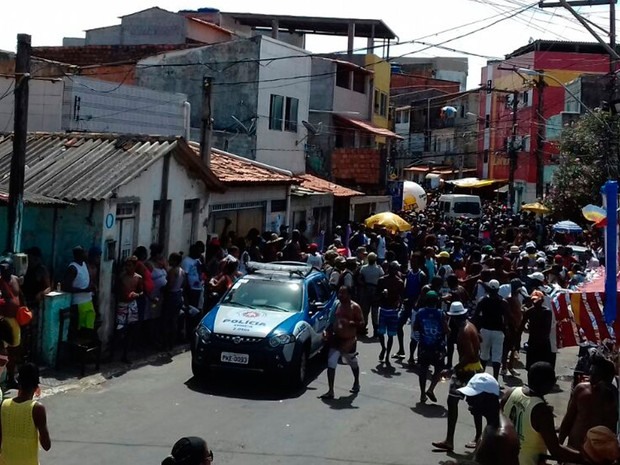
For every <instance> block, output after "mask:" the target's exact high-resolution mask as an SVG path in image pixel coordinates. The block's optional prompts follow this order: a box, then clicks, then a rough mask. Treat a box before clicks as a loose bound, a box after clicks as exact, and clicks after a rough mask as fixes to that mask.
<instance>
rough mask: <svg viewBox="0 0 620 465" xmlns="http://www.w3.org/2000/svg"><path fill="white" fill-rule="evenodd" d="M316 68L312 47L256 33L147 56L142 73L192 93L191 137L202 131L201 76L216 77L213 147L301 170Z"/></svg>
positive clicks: (151, 81) (153, 82)
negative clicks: (312, 73)
mask: <svg viewBox="0 0 620 465" xmlns="http://www.w3.org/2000/svg"><path fill="white" fill-rule="evenodd" d="M196 63H201V66H196ZM310 70H311V67H310V56H309V55H308V52H306V51H304V50H302V49H298V48H295V47H293V46H290V45H288V44H284V43H282V42H279V41H277V40H274V39H271V38H269V37H264V36H256V37H252V38H250V39H238V40H234V41H230V42H226V43H222V44H217V45H211V46H206V47H199V48H194V49H191V50H180V51H175V52H171V53H166V54H162V55H156V56H153V57H150V58H147V59H144V60H141V61H140V62H139V63H138V67H137V71H136V74H137V82H138V83H139V85H141V86H143V87H147V88H150V89H156V90H162V91H168V92H181V93H185V94H187V95H188V100H189V102H190V103H191V107H192V109H191V118H190V124H191V127H192V135H191V138H192V139H193V140H197V139H198V136H199V132H200V129H199V128H200V125H201V115H202V109H201V108H202V100H203V92H202V87H203V80H204V77H205V75H207V76H211V77H212V97H211V102H212V118H213V136H212V145H213V147H216V148H219V149H222V150H225V151H228V152H233V153H236V154H239V155H242V156H244V157H247V158H248V159H251V160H256V161H259V162H261V163H266V164H270V165H274V166H278V167H280V168H283V169H286V170H290V171H292V172H294V173H301V172H303V171H304V169H305V156H304V150H303V144H302V143H301V139H302V137H303V135H302V134H303V133H304V131H303V130H302V128H303V126H302V124H301V121H302V120H306V119H307V115H308V110H309V96H310V82H309V81H310V80H309V79H308V76H310Z"/></svg>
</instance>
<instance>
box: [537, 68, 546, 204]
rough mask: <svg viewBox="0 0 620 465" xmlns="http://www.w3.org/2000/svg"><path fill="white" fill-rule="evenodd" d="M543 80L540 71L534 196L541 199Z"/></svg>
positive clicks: (543, 122) (543, 129)
mask: <svg viewBox="0 0 620 465" xmlns="http://www.w3.org/2000/svg"><path fill="white" fill-rule="evenodd" d="M545 86H546V84H545V80H544V77H543V74H542V72H541V74H540V76H539V77H538V79H537V80H536V90H537V91H538V92H537V93H538V103H537V105H536V124H537V125H538V127H537V130H536V198H537V199H542V198H543V196H544V182H543V181H544V174H545V157H544V155H543V144H544V141H545V119H544V118H543V110H544V108H545V106H544V101H543V93H544V92H543V91H544V89H545Z"/></svg>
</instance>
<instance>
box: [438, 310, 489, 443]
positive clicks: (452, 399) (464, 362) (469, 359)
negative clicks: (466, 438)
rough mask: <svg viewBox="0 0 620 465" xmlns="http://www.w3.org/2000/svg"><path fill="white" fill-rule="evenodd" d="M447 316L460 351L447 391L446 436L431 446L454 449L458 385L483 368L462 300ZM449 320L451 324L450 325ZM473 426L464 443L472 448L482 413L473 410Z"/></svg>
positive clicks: (465, 382) (479, 431)
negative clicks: (455, 331) (470, 438)
mask: <svg viewBox="0 0 620 465" xmlns="http://www.w3.org/2000/svg"><path fill="white" fill-rule="evenodd" d="M448 316H449V317H450V319H451V320H453V321H452V324H453V325H454V326H455V327H458V328H459V329H458V336H457V338H456V348H457V350H458V353H459V362H458V363H457V364H456V366H455V367H454V369H453V370H452V376H451V377H450V386H449V391H448V431H447V433H446V439H445V440H444V441H441V442H433V443H432V444H433V447H435V448H436V449H439V450H445V451H452V450H453V449H454V432H455V430H456V422H457V420H458V418H459V401H460V400H461V399H463V394H461V393H460V392H459V389H460V388H462V387H464V386H466V385H467V383H468V382H469V380H470V379H472V377H473V376H474V375H476V374H478V373H482V372H483V371H484V369H483V368H482V364H481V363H480V357H479V354H480V336H479V335H478V330H477V329H476V326H474V324H473V323H471V322H470V321H469V320H468V319H467V310H466V309H465V307H464V306H463V305H462V303H461V302H454V303H453V304H452V305H451V306H450V310H449V311H448ZM452 324H451V326H452ZM474 426H475V428H476V436H475V438H474V440H473V441H472V442H470V443H468V444H467V445H466V446H465V447H468V448H470V449H473V448H475V447H476V446H477V444H478V441H479V440H480V436H481V434H482V417H481V416H480V415H478V414H477V413H476V414H474Z"/></svg>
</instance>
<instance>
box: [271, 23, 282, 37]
mask: <svg viewBox="0 0 620 465" xmlns="http://www.w3.org/2000/svg"><path fill="white" fill-rule="evenodd" d="M271 38H272V39H276V40H278V39H279V38H280V22H279V21H278V20H277V19H272V20H271Z"/></svg>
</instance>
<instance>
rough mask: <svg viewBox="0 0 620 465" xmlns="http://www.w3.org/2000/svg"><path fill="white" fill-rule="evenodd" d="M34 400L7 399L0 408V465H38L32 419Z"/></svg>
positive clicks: (37, 441) (35, 435)
mask: <svg viewBox="0 0 620 465" xmlns="http://www.w3.org/2000/svg"><path fill="white" fill-rule="evenodd" d="M36 403H37V402H36V401H35V400H28V401H25V402H21V403H17V402H14V401H13V399H7V400H5V401H4V402H3V403H2V407H1V408H0V419H1V421H2V450H1V451H0V465H38V463H39V434H38V431H37V428H36V426H35V424H34V420H33V419H32V410H33V408H34V406H35V405H36Z"/></svg>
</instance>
